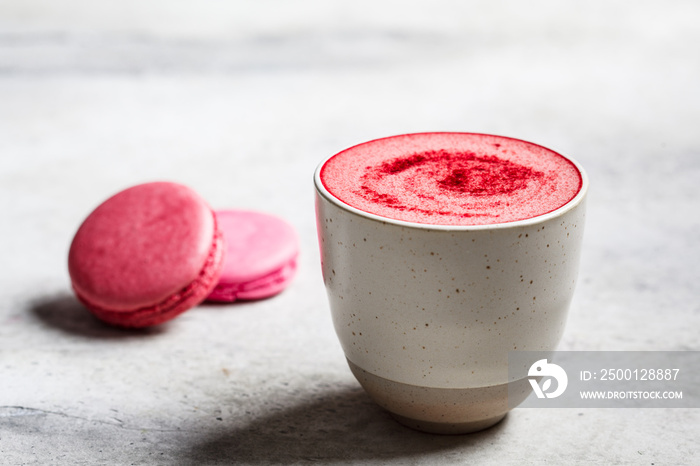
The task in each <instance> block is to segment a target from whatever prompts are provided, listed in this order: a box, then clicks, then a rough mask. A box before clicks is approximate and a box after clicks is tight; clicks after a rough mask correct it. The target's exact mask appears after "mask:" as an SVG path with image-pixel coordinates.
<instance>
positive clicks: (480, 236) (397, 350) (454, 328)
mask: <svg viewBox="0 0 700 466" xmlns="http://www.w3.org/2000/svg"><path fill="white" fill-rule="evenodd" d="M324 163H325V162H324ZM572 163H574V164H575V162H573V161H572ZM322 166H323V164H321V165H320V166H319V168H318V169H317V171H316V174H315V178H314V181H315V186H316V219H317V227H318V236H319V244H320V250H321V264H322V271H323V279H324V283H325V286H326V289H327V292H328V299H329V303H330V308H331V314H332V318H333V324H334V327H335V331H336V333H337V335H338V338H339V341H340V344H341V346H342V348H343V351H344V353H345V356H346V358H347V360H348V364H349V365H350V369H351V370H352V372H353V374H354V375H355V377H356V378H357V380H358V381H359V382H360V384H361V385H362V386H363V387H364V389H365V390H366V391H367V393H368V394H369V395H370V396H371V397H372V398H373V399H374V400H375V402H377V403H378V404H379V405H380V406H382V407H384V408H385V409H387V410H388V411H389V412H390V413H391V414H392V415H393V416H394V417H395V418H396V419H397V420H398V421H399V422H401V423H403V424H405V425H407V426H409V427H412V428H415V429H418V430H423V431H426V432H434V433H451V434H459V433H468V432H474V431H477V430H481V429H485V428H487V427H490V426H492V425H494V424H496V423H497V422H498V421H500V420H501V419H503V417H504V416H505V415H506V414H507V412H508V411H509V409H510V408H512V407H513V406H515V405H517V404H519V403H520V402H522V401H523V400H524V399H525V398H526V397H527V396H528V395H529V394H530V393H531V387H530V385H529V383H528V382H527V379H526V378H525V377H526V375H527V374H526V373H524V374H523V376H522V378H518V379H511V378H509V375H508V352H509V351H552V350H554V349H555V348H556V345H557V343H558V342H559V340H560V338H561V336H562V333H563V331H564V326H565V322H566V317H567V312H568V308H569V303H570V301H571V298H572V296H573V292H574V287H575V283H576V276H577V273H578V265H579V257H580V249H581V240H582V236H583V224H584V219H585V196H586V191H587V186H588V181H587V178H586V175H585V172H584V171H583V170H582V169H581V168H580V166H578V165H577V164H576V167H577V168H578V170H579V172H580V173H581V177H582V184H581V189H580V191H579V192H578V194H577V195H576V196H575V197H574V198H573V199H572V200H570V201H569V202H568V203H566V204H565V205H564V206H563V207H560V208H559V209H557V210H555V211H553V212H550V213H547V214H545V215H541V216H537V217H534V218H531V219H527V220H521V221H516V222H511V223H501V224H492V225H478V226H446V225H428V224H419V223H411V222H405V221H398V220H392V219H388V218H383V217H379V216H377V215H373V214H369V213H366V212H363V211H360V210H358V209H356V208H354V207H352V206H350V205H348V204H345V203H343V202H342V201H340V200H338V199H337V198H335V197H334V196H333V195H332V194H330V193H329V192H328V190H326V188H325V187H324V185H323V183H322V182H321V179H320V171H321V167H322ZM514 398H517V399H514Z"/></svg>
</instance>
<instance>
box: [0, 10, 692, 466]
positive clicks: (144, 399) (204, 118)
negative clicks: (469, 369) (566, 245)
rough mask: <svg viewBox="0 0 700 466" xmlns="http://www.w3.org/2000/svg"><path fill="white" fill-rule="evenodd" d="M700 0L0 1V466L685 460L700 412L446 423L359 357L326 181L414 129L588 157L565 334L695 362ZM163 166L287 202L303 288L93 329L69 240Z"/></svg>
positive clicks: (212, 197) (197, 180)
mask: <svg viewBox="0 0 700 466" xmlns="http://www.w3.org/2000/svg"><path fill="white" fill-rule="evenodd" d="M698 21H700V6H699V5H698V3H697V2H693V1H681V0H678V1H673V0H672V1H663V2H662V1H660V0H656V1H637V2H622V1H616V0H613V1H603V0H594V1H590V2H575V1H554V0H551V1H545V0H537V1H530V2H517V1H471V2H459V1H452V2H451V1H432V2H427V1H426V2H418V1H401V2H398V1H396V2H388V1H385V2H376V1H375V2H373V1H358V0H355V1H342V2H323V1H320V0H318V1H310V0H305V1H296V2H285V1H238V2H224V1H214V0H208V1H198V2H186V1H165V0H160V1H136V0H130V1H120V2H116V1H115V2H109V3H107V2H90V1H87V0H85V1H79V0H66V1H63V2H51V1H37V0H22V1H6V0H0V211H2V212H3V216H2V221H0V239H2V241H0V261H1V263H2V267H1V268H0V298H1V299H0V462H2V463H3V464H11V465H19V464H42V465H43V464H71V465H80V464H90V465H95V464H110V465H114V464H185V465H187V464H231V463H253V464H254V463H305V462H316V463H335V462H339V463H375V464H387V463H399V464H465V463H481V464H540V463H544V462H549V463H552V464H568V463H576V462H580V463H586V464H588V463H594V464H614V463H621V464H649V465H650V464H657V465H658V464H691V463H694V462H698V461H700V460H699V459H698V455H699V452H698V443H697V429H698V425H699V424H700V412H699V411H698V410H697V409H696V410H693V409H685V410H682V409H676V410H672V409H668V410H665V409H646V410H622V409H620V410H615V409H607V410H605V409H600V410H592V409H589V410H577V409H563V410H554V409H543V410H532V409H530V410H528V409H516V410H515V411H513V412H512V413H511V414H510V415H509V416H508V417H507V418H506V420H505V421H504V422H503V423H501V424H499V425H498V426H496V427H495V428H493V429H490V430H488V431H485V432H482V433H478V434H474V435H470V436H457V437H436V436H431V435H426V434H421V433H418V432H413V431H410V430H408V429H405V428H403V427H401V426H399V425H398V424H396V423H395V422H394V421H392V420H391V418H390V417H389V416H388V415H387V414H386V413H385V412H383V411H382V410H381V409H379V408H377V407H375V406H374V405H373V404H372V402H371V401H370V400H369V399H368V398H367V397H366V396H365V395H364V393H363V392H362V390H361V389H359V388H358V385H357V383H356V382H355V380H354V379H353V377H352V375H351V374H350V372H349V370H348V369H347V367H346V365H345V362H344V359H343V355H342V353H341V351H340V348H339V345H338V343H337V341H336V338H335V335H334V333H333V329H332V325H331V322H330V318H329V313H328V309H327V302H326V296H325V291H324V289H323V284H322V280H321V277H320V266H319V258H318V247H317V245H316V231H315V223H314V213H313V187H312V173H313V170H314V168H315V166H316V164H317V163H318V162H319V161H320V160H321V159H323V158H324V157H326V156H328V155H330V154H332V153H335V152H338V151H339V150H341V149H344V148H346V147H348V146H350V145H353V144H355V143H358V142H362V141H366V140H369V139H373V138H377V137H382V136H388V135H392V134H398V133H406V132H415V131H430V130H441V131H450V130H454V131H473V132H488V133H496V134H503V135H508V136H513V137H517V138H522V139H526V140H530V141H533V142H537V143H540V144H543V145H545V146H549V147H552V148H554V149H558V150H560V151H562V152H563V153H565V154H568V155H571V156H573V157H574V158H576V159H577V160H578V161H580V162H581V163H582V164H583V165H584V166H585V167H586V168H587V170H588V173H589V176H590V179H591V190H590V198H589V204H588V209H589V216H588V224H587V226H586V229H587V230H586V237H585V249H584V255H583V262H582V269H581V275H580V281H579V286H578V290H577V294H576V297H575V299H574V302H573V304H572V308H571V316H570V320H569V324H568V327H567V330H566V334H565V336H564V339H563V341H562V343H561V345H560V348H561V349H567V350H700V334H699V333H698V329H699V328H700V304H699V302H700V300H699V299H698V298H699V296H698V285H697V283H698V282H700V266H699V265H698V264H699V263H700V246H699V245H698V239H697V238H698V230H699V228H700V217H698V207H699V204H700V202H699V200H700V195H699V194H698V179H700V132H699V131H698V124H699V123H700V88H699V86H698V82H700V47H699V46H698V44H700V29H698V27H697V24H698ZM154 179H170V180H175V181H179V182H183V183H186V184H189V185H191V186H192V187H193V188H195V189H196V190H198V191H199V192H200V193H201V194H202V195H204V196H205V197H206V198H207V199H208V200H209V201H210V202H211V204H212V205H213V206H214V207H221V208H223V207H241V208H252V209H259V210H263V211H267V212H272V213H275V214H278V215H281V216H283V217H285V218H287V219H288V220H289V221H290V222H291V223H293V224H294V225H295V226H296V228H297V229H298V231H299V233H300V236H301V240H302V257H301V266H300V271H299V275H298V277H297V279H296V280H295V282H294V284H293V285H292V286H291V287H290V288H289V289H288V290H287V291H286V292H284V293H283V294H281V295H280V296H278V297H275V298H273V299H270V300H266V301H261V302H255V303H240V304H234V305H230V306H213V305H203V306H199V307H197V308H195V309H193V310H192V311H190V312H188V313H186V314H185V315H183V316H182V317H181V318H179V319H177V320H175V321H173V322H171V323H169V324H167V325H164V326H162V327H160V328H157V329H154V330H149V331H140V332H127V331H120V330H116V329H112V328H109V327H106V326H103V325H102V324H100V323H99V322H97V321H95V320H94V319H93V318H92V317H91V316H90V315H89V314H88V313H87V312H86V311H85V310H84V309H83V308H82V307H81V306H80V305H79V304H78V303H77V302H76V300H75V299H74V298H73V296H72V294H71V292H70V287H69V280H68V274H67V271H66V254H67V250H68V246H69V244H70V240H71V238H72V235H73V234H74V232H75V230H76V229H77V227H78V225H79V224H80V222H81V221H82V219H83V218H84V217H85V216H86V215H87V214H88V212H89V211H90V210H91V209H92V208H94V207H95V206H96V205H97V204H98V203H99V202H101V201H102V200H103V199H104V198H106V197H107V196H109V195H111V194H113V193H114V192H116V191H118V190H120V189H123V188H125V187H127V186H129V185H131V184H135V183H138V182H142V181H148V180H154Z"/></svg>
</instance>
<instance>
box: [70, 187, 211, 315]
mask: <svg viewBox="0 0 700 466" xmlns="http://www.w3.org/2000/svg"><path fill="white" fill-rule="evenodd" d="M217 241H218V243H221V238H220V235H217V225H216V218H215V216H214V214H213V212H212V210H211V208H210V207H209V206H208V205H207V203H206V202H205V201H204V200H203V199H202V198H201V197H200V196H199V195H198V194H197V193H196V192H194V191H193V190H191V189H190V188H188V187H186V186H183V185H180V184H177V183H170V182H156V183H146V184H142V185H137V186H134V187H132V188H129V189H126V190H124V191H122V192H120V193H117V194H116V195H114V196H112V197H111V198H109V199H107V200H106V201H105V202H103V203H102V204H101V205H100V206H98V207H97V208H96V209H95V210H94V211H93V212H92V213H91V214H90V215H89V216H88V217H87V218H86V219H85V221H84V222H83V224H82V225H81V226H80V228H79V229H78V232H77V233H76V235H75V238H74V239H73V242H72V244H71V248H70V251H69V254H68V270H69V273H70V276H71V281H72V285H73V288H74V290H75V291H76V294H77V295H78V296H79V298H80V299H81V301H83V302H84V303H85V304H86V305H87V306H88V307H89V308H90V309H91V310H93V311H94V313H95V314H96V315H97V316H98V317H101V318H103V317H104V316H107V315H117V314H118V313H125V314H126V313H131V314H133V313H134V312H136V311H139V312H142V311H143V310H145V309H150V312H153V311H154V309H158V310H159V313H162V311H163V309H165V308H168V309H169V310H170V311H169V313H170V312H172V309H174V308H175V307H177V308H180V307H182V305H183V304H187V306H189V307H192V306H193V305H195V304H197V303H198V302H199V301H201V300H202V299H204V298H205V297H206V295H207V294H208V291H209V289H210V288H211V287H213V286H214V285H215V284H216V282H217V280H218V275H219V273H220V268H221V265H222V263H223V260H222V258H221V255H222V252H223V247H222V246H223V245H221V244H219V246H217ZM217 247H218V252H217ZM212 273H213V274H214V275H215V277H213V278H214V279H213V280H212V279H211V278H209V279H206V277H208V276H209V275H211V274H212ZM205 282H206V286H205ZM209 282H213V283H209ZM203 286H204V287H205V288H206V289H202V287H203ZM184 290H188V292H187V293H185V294H183V293H184ZM175 296H177V299H175V301H176V302H177V303H178V304H177V306H173V302H174V297H175ZM166 302H167V303H170V304H169V305H168V306H165V305H164V303H166ZM189 307H187V308H189ZM185 310H186V309H185ZM180 312H182V311H180ZM133 318H134V317H133V316H132V317H127V316H124V318H123V319H117V318H116V317H114V318H111V319H109V320H110V323H117V322H116V321H117V320H126V321H128V320H129V319H133ZM104 320H106V319H104ZM117 324H119V323H117Z"/></svg>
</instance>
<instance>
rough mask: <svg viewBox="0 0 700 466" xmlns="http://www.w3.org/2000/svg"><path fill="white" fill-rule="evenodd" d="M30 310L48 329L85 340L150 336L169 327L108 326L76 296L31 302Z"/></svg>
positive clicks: (68, 295) (50, 297)
mask: <svg viewBox="0 0 700 466" xmlns="http://www.w3.org/2000/svg"><path fill="white" fill-rule="evenodd" d="M28 311H29V314H30V315H31V316H33V317H34V318H36V319H37V320H39V321H40V322H41V323H43V324H44V325H46V326H47V327H50V328H52V329H55V330H59V331H61V332H64V333H67V334H71V335H78V336H81V337H86V338H96V339H111V338H114V339H117V338H129V337H135V336H136V337H149V336H154V335H158V334H160V333H163V332H164V331H165V327H166V326H167V323H166V324H163V325H157V326H154V327H146V328H136V329H134V328H122V327H116V326H113V325H109V324H106V323H104V322H102V321H101V320H99V319H98V318H96V317H95V316H94V315H92V314H91V313H90V311H89V310H88V309H87V308H86V307H85V306H84V305H83V304H82V303H81V302H80V301H79V300H78V299H77V298H76V297H75V295H74V294H72V293H68V292H64V293H58V294H53V295H47V296H42V297H40V298H37V299H35V300H33V301H31V302H30V303H29V306H28Z"/></svg>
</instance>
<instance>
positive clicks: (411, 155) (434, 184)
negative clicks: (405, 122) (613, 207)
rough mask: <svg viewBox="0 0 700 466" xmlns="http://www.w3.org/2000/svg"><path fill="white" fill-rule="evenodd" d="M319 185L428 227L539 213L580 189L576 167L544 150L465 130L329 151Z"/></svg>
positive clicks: (377, 211)
mask: <svg viewBox="0 0 700 466" xmlns="http://www.w3.org/2000/svg"><path fill="white" fill-rule="evenodd" d="M320 178H321V182H322V183H323V186H324V187H325V188H326V190H327V191H328V192H329V193H330V194H331V195H333V196H335V197H336V198H337V199H339V200H340V201H342V202H344V203H346V204H348V205H351V206H353V207H355V208H357V209H359V210H362V211H365V212H369V213H371V214H375V215H379V216H381V217H386V218H390V219H395V220H403V221H407V222H415V223H424V224H434V225H489V224H496V223H507V222H515V221H518V220H525V219H528V218H532V217H537V216H540V215H544V214H546V213H548V212H552V211H553V210H556V209H558V208H559V207H562V206H563V205H565V204H566V203H568V202H569V201H570V200H572V199H573V198H574V197H575V196H576V194H577V193H578V192H579V191H580V189H581V185H582V180H581V174H580V172H579V170H578V169H577V168H576V166H575V165H574V164H573V163H572V162H571V161H569V160H568V159H566V158H565V157H563V156H561V155H559V154H557V153H556V152H553V151H551V150H549V149H546V148H544V147H541V146H538V145H536V144H532V143H529V142H525V141H520V140H517V139H510V138H505V137H501V136H491V135H485V134H470V133H422V134H409V135H403V136H395V137H390V138H385V139H378V140H375V141H370V142H367V143H364V144H360V145H357V146H354V147H351V148H350V149H347V150H345V151H343V152H340V153H339V154H336V155H334V156H333V157H331V158H330V159H328V160H327V161H326V163H325V164H324V165H323V166H322V168H321V172H320Z"/></svg>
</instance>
